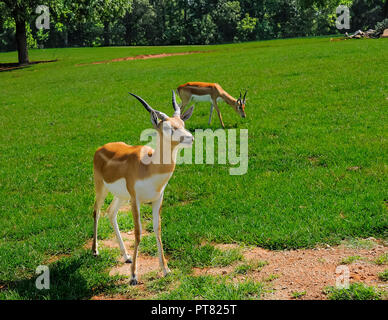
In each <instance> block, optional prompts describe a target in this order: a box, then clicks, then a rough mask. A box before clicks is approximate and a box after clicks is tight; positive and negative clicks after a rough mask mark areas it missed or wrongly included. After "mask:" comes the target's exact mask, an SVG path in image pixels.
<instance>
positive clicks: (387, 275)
mask: <svg viewBox="0 0 388 320" xmlns="http://www.w3.org/2000/svg"><path fill="white" fill-rule="evenodd" d="M378 277H379V279H380V280H381V281H388V269H385V270H384V271H383V272H380V273H379V274H378Z"/></svg>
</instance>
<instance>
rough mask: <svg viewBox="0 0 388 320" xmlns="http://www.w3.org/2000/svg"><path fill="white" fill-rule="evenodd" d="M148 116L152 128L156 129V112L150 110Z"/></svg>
mask: <svg viewBox="0 0 388 320" xmlns="http://www.w3.org/2000/svg"><path fill="white" fill-rule="evenodd" d="M150 114H151V123H152V124H153V126H154V127H155V128H157V127H158V115H157V114H156V112H155V111H154V110H152V111H151V112H150Z"/></svg>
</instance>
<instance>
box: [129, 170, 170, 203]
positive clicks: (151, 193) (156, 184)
mask: <svg viewBox="0 0 388 320" xmlns="http://www.w3.org/2000/svg"><path fill="white" fill-rule="evenodd" d="M171 174H172V173H171V172H169V173H162V174H155V175H153V176H151V177H149V178H146V179H144V180H138V181H136V183H135V192H136V198H137V199H138V200H139V201H141V202H148V201H155V200H157V199H159V197H160V195H161V194H162V193H163V191H164V188H165V187H166V185H167V183H168V180H169V179H170V177H171Z"/></svg>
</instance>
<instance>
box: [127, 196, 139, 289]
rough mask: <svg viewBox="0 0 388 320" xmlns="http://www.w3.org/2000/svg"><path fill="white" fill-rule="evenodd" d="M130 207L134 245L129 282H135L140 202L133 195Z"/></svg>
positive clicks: (134, 283) (132, 283)
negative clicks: (133, 228) (133, 226)
mask: <svg viewBox="0 0 388 320" xmlns="http://www.w3.org/2000/svg"><path fill="white" fill-rule="evenodd" d="M131 207H132V215H133V223H134V225H135V247H134V249H133V256H132V265H131V280H130V282H129V284H131V285H136V284H137V276H136V267H137V265H136V264H137V261H136V260H137V252H138V249H139V243H140V237H141V222H140V202H138V201H137V199H135V198H134V197H133V198H131Z"/></svg>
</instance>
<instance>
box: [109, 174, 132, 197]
mask: <svg viewBox="0 0 388 320" xmlns="http://www.w3.org/2000/svg"><path fill="white" fill-rule="evenodd" d="M104 185H105V186H106V187H107V188H108V190H109V191H110V192H111V193H112V194H113V195H115V196H116V197H118V198H120V199H126V200H127V199H130V198H131V196H130V194H129V192H128V189H127V182H126V180H125V178H121V179H118V180H116V181H115V182H113V183H107V182H105V181H104Z"/></svg>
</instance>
